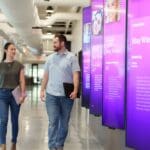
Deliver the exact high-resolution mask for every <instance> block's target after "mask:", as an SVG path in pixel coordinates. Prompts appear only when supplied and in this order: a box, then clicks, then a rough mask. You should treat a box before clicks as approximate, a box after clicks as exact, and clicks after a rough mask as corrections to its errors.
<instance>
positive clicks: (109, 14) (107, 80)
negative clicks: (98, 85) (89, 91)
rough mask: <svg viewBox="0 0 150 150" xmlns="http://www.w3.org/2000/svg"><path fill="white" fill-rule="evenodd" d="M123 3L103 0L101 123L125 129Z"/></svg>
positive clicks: (124, 18)
mask: <svg viewBox="0 0 150 150" xmlns="http://www.w3.org/2000/svg"><path fill="white" fill-rule="evenodd" d="M125 39H126V0H105V1H104V69H103V113H102V123H103V125H106V126H108V127H111V128H118V129H124V124H125V111H124V109H125V98H124V97H125V49H126V48H125V43H126V40H125Z"/></svg>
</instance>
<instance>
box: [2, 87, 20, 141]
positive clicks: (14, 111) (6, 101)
mask: <svg viewBox="0 0 150 150" xmlns="http://www.w3.org/2000/svg"><path fill="white" fill-rule="evenodd" d="M11 92H12V90H10V89H0V144H6V133H7V123H8V116H9V107H10V111H11V123H12V142H13V143H16V142H17V136H18V117H19V111H20V105H17V103H16V102H15V100H14V98H13V96H12V93H11Z"/></svg>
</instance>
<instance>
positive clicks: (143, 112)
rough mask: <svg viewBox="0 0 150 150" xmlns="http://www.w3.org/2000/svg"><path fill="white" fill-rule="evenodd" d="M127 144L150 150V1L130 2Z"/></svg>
mask: <svg viewBox="0 0 150 150" xmlns="http://www.w3.org/2000/svg"><path fill="white" fill-rule="evenodd" d="M128 3H129V4H128V5H129V6H128V13H129V21H128V33H129V34H128V45H129V46H128V65H127V67H128V68H127V129H126V144H127V146H131V147H134V148H135V149H136V150H150V63H149V62H150V8H149V1H148V0H138V1H137V0H129V2H128Z"/></svg>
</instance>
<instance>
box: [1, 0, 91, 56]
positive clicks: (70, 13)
mask: <svg viewBox="0 0 150 150" xmlns="http://www.w3.org/2000/svg"><path fill="white" fill-rule="evenodd" d="M89 4H90V0H0V35H1V36H3V37H4V38H5V39H7V40H12V41H13V42H14V43H15V44H16V45H17V46H18V47H20V49H22V47H27V48H28V49H29V50H30V52H31V53H32V54H34V55H35V54H36V55H39V54H41V53H43V47H42V40H43V37H48V36H45V35H49V34H56V33H62V34H66V35H69V36H71V35H72V28H73V23H74V22H75V21H78V20H79V19H80V18H81V15H82V8H83V7H85V6H88V5H89ZM48 6H52V7H53V9H54V12H53V13H51V14H48V13H47V12H46V10H47V7H48ZM49 37H50V36H49Z"/></svg>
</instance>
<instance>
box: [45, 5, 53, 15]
mask: <svg viewBox="0 0 150 150" xmlns="http://www.w3.org/2000/svg"><path fill="white" fill-rule="evenodd" d="M46 12H47V13H53V12H54V9H53V7H52V6H48V7H47V9H46Z"/></svg>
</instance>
